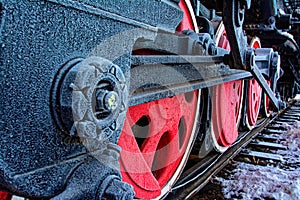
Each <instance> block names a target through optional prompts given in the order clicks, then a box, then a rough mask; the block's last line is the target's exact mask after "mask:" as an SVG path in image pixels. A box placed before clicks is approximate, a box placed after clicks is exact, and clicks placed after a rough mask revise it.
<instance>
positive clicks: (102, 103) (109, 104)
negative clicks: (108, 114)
mask: <svg viewBox="0 0 300 200" xmlns="http://www.w3.org/2000/svg"><path fill="white" fill-rule="evenodd" d="M97 101H98V102H99V104H98V105H99V108H98V109H100V110H106V111H114V110H115V109H116V108H117V107H118V105H119V95H118V94H117V93H116V92H114V91H107V90H101V91H100V92H99V94H98V96H97Z"/></svg>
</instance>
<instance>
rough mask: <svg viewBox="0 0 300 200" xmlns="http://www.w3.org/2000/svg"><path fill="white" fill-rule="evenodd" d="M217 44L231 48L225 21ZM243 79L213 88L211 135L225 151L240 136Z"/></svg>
mask: <svg viewBox="0 0 300 200" xmlns="http://www.w3.org/2000/svg"><path fill="white" fill-rule="evenodd" d="M215 42H216V44H217V45H218V46H219V47H221V48H224V49H227V50H230V46H229V41H228V39H227V35H226V31H225V28H224V25H223V23H221V24H220V25H219V27H218V30H217V32H216V38H215ZM243 87H244V81H243V80H236V81H231V82H227V83H224V84H220V85H217V86H215V87H214V88H213V89H212V92H211V93H212V117H211V121H212V125H211V126H212V127H211V137H212V142H213V146H214V148H215V149H216V150H217V151H219V152H224V151H225V150H226V149H227V148H228V147H229V146H230V145H231V144H232V143H233V142H234V141H235V140H236V138H237V136H238V128H237V127H238V124H239V121H240V118H241V108H242V99H243Z"/></svg>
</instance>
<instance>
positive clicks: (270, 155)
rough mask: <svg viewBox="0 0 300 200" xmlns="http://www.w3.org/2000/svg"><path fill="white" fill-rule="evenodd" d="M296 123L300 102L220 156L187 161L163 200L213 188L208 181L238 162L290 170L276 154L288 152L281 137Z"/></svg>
mask: <svg viewBox="0 0 300 200" xmlns="http://www.w3.org/2000/svg"><path fill="white" fill-rule="evenodd" d="M295 121H300V100H292V101H290V102H289V105H288V106H287V107H286V109H284V110H282V111H280V112H278V113H277V114H273V115H272V116H270V117H268V118H265V119H261V120H260V123H259V125H258V126H256V127H255V128H254V129H253V130H252V131H248V132H243V133H240V135H239V138H238V139H237V141H236V142H235V143H234V144H233V145H232V147H230V148H229V149H228V150H227V151H226V152H224V153H223V154H218V153H211V154H210V155H209V156H207V157H205V158H204V159H203V160H201V161H200V162H197V163H196V162H193V161H189V163H188V164H187V166H190V167H188V169H185V171H184V172H183V174H182V175H181V177H180V178H179V180H178V182H177V184H176V185H175V186H174V187H173V188H172V191H171V192H170V193H169V195H168V196H167V197H166V199H191V198H192V197H193V196H195V195H198V194H199V191H200V190H201V189H203V188H204V187H205V186H206V185H207V184H208V186H207V187H208V188H212V187H210V186H209V185H211V184H212V183H211V182H210V180H211V179H212V178H213V177H215V176H216V175H217V174H223V175H224V174H226V171H231V170H232V169H233V168H234V167H233V163H234V164H235V165H236V164H237V163H238V162H243V163H245V162H246V163H251V164H254V165H274V166H278V165H280V166H281V167H282V168H286V167H289V166H288V165H289V164H287V163H286V162H285V159H284V157H283V155H281V154H280V153H278V151H277V150H286V149H287V148H288V147H287V146H286V145H284V144H282V141H283V140H284V139H283V138H282V137H281V134H282V133H283V132H285V131H287V130H288V128H289V126H291V125H292V124H293V123H295ZM194 163H196V164H194ZM298 165H299V163H298ZM228 168H229V169H231V170H228ZM224 169H225V170H224ZM226 169H227V170H226ZM222 170H223V171H222ZM219 187H220V186H219ZM213 188H214V189H215V188H218V187H216V186H214V187H213ZM206 192H207V191H201V192H200V193H201V194H205V193H206ZM197 193H198V194H197ZM202 198H203V197H202Z"/></svg>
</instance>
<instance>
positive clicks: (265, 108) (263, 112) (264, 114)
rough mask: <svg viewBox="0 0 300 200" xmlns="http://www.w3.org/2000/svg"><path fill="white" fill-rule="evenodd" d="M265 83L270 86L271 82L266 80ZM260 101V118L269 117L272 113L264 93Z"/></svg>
mask: <svg viewBox="0 0 300 200" xmlns="http://www.w3.org/2000/svg"><path fill="white" fill-rule="evenodd" d="M267 83H268V84H269V85H271V81H269V80H267ZM261 101H262V102H261V104H262V106H261V110H260V114H261V116H262V117H269V116H270V114H271V113H272V112H273V111H272V109H271V108H270V99H269V98H268V95H266V93H264V92H263V97H262V100H261Z"/></svg>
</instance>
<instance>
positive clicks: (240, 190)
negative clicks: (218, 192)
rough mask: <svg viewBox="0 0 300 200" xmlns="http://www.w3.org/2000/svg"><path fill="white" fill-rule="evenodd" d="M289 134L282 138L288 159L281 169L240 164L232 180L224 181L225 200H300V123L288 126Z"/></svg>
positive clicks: (281, 152)
mask: <svg viewBox="0 0 300 200" xmlns="http://www.w3.org/2000/svg"><path fill="white" fill-rule="evenodd" d="M283 126H285V128H287V131H284V132H283V134H281V135H280V136H279V140H280V141H281V144H283V145H285V146H287V150H279V151H277V153H278V154H280V155H282V156H283V157H284V162H283V163H281V164H280V165H279V166H277V167H274V166H258V165H253V164H248V163H236V164H235V165H236V166H235V167H236V168H235V169H234V170H233V171H232V173H231V175H230V177H229V180H227V179H224V178H219V177H218V178H216V179H217V181H220V182H221V185H222V191H223V194H224V197H225V198H228V199H232V198H239V199H245V200H246V199H255V198H257V199H269V198H270V199H299V197H300V122H295V123H294V124H293V125H287V124H284V125H283Z"/></svg>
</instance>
